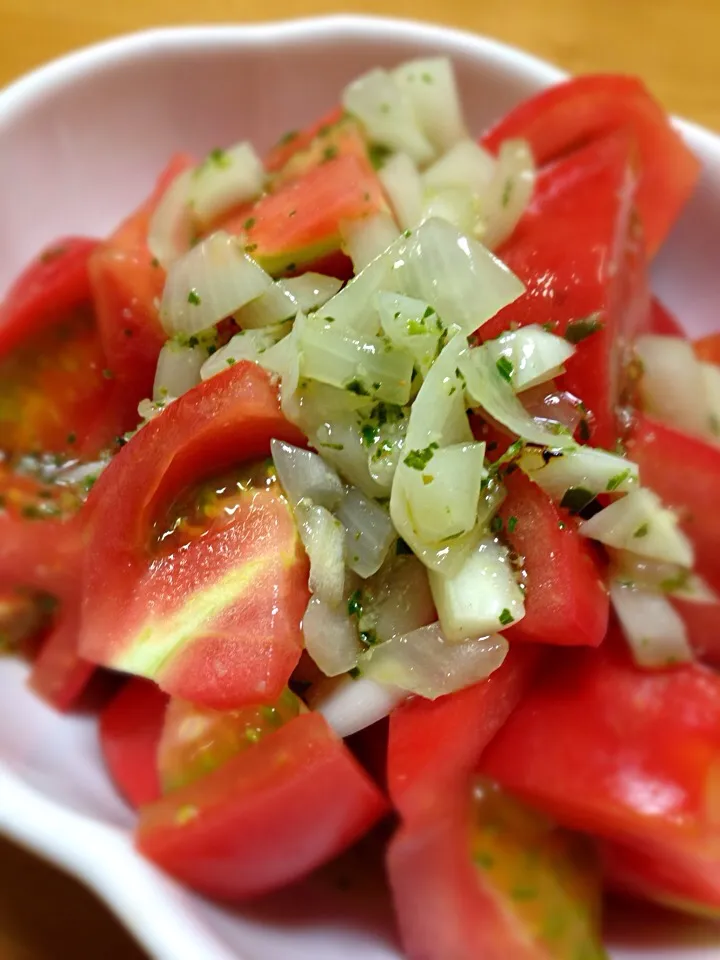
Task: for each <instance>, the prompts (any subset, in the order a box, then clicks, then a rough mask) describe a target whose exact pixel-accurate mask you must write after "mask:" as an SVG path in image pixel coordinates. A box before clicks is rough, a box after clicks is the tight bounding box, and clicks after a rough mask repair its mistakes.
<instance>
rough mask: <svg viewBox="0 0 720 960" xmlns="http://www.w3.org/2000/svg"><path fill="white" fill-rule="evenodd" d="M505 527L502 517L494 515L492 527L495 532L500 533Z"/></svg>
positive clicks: (491, 522)
mask: <svg viewBox="0 0 720 960" xmlns="http://www.w3.org/2000/svg"><path fill="white" fill-rule="evenodd" d="M502 528H503V522H502V517H493V518H492V520H491V521H490V529H491V530H492V532H493V533H500V532H501V531H502Z"/></svg>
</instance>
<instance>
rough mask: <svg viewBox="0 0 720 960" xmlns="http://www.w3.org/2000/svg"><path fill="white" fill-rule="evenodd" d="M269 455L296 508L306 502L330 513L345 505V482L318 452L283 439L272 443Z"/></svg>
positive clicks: (284, 488) (286, 492) (283, 486)
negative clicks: (305, 500) (296, 445)
mask: <svg viewBox="0 0 720 960" xmlns="http://www.w3.org/2000/svg"><path fill="white" fill-rule="evenodd" d="M270 453H271V455H272V458H273V463H274V464H275V469H276V470H277V475H278V479H279V481H280V484H281V486H282V488H283V490H284V491H285V495H286V496H287V498H288V500H289V501H290V503H291V505H292V506H293V507H296V506H297V505H298V504H299V503H300V501H301V500H304V499H307V500H311V501H312V502H313V503H315V504H317V505H318V506H321V507H325V508H326V509H327V510H335V509H336V508H337V507H338V506H339V505H340V504H341V503H342V500H343V497H344V496H345V488H344V486H343V483H342V481H341V479H340V477H339V476H338V475H337V473H336V472H335V471H334V470H333V469H332V467H330V466H328V464H327V463H325V461H324V460H323V458H322V457H320V456H318V455H317V453H313V452H312V451H311V450H303V449H302V447H295V446H293V445H292V444H291V443H285V441H284V440H271V441H270Z"/></svg>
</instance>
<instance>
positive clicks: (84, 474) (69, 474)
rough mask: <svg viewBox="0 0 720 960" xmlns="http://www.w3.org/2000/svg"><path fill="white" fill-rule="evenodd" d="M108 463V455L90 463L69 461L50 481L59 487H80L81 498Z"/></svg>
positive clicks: (85, 494)
mask: <svg viewBox="0 0 720 960" xmlns="http://www.w3.org/2000/svg"><path fill="white" fill-rule="evenodd" d="M109 463H110V457H109V456H107V457H103V458H102V459H100V460H93V461H92V462H91V463H77V462H75V463H71V464H69V465H68V466H64V467H61V468H60V470H58V472H57V473H56V474H55V475H54V477H53V480H52V482H53V483H57V484H59V485H60V486H61V487H76V486H79V487H80V493H81V495H83V496H82V498H83V499H84V497H85V496H87V494H88V493H89V492H90V490H91V489H92V486H93V484H94V483H95V481H96V480H97V478H98V477H99V476H100V474H101V473H102V472H103V470H104V469H105V467H107V465H108V464H109Z"/></svg>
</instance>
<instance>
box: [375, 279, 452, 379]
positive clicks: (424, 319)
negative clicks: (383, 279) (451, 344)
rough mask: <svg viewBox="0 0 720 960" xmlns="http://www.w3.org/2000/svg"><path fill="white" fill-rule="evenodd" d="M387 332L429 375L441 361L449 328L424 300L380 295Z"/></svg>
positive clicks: (397, 294) (423, 371) (398, 294)
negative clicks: (439, 356)
mask: <svg viewBox="0 0 720 960" xmlns="http://www.w3.org/2000/svg"><path fill="white" fill-rule="evenodd" d="M375 302H376V304H377V308H378V312H379V314H380V322H381V323H382V328H383V331H384V333H385V334H386V335H387V336H388V337H390V339H391V341H392V342H393V344H394V345H395V346H396V347H397V348H398V349H400V350H406V351H407V352H408V353H409V354H410V355H411V356H412V357H413V359H414V361H415V364H416V366H417V367H418V369H419V370H420V371H421V372H422V373H423V374H426V373H427V372H428V370H429V369H430V367H431V366H432V364H433V362H434V361H435V359H436V358H437V354H438V344H439V341H440V337H441V335H442V334H443V332H444V330H445V327H444V325H443V324H442V322H441V320H440V318H439V317H438V315H437V313H436V312H435V310H434V309H433V308H432V307H431V306H429V304H427V303H425V301H423V300H416V299H415V298H414V297H405V296H403V295H402V294H400V293H386V292H381V293H378V295H377V297H376V300H375Z"/></svg>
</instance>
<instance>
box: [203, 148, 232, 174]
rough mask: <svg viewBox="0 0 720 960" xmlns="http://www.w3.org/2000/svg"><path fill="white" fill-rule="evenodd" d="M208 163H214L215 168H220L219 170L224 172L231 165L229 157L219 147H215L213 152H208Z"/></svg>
mask: <svg viewBox="0 0 720 960" xmlns="http://www.w3.org/2000/svg"><path fill="white" fill-rule="evenodd" d="M208 161H209V162H210V163H214V164H215V166H216V167H220V169H221V170H226V169H227V168H228V167H229V166H230V164H231V163H232V161H231V160H230V157H229V156H228V155H227V153H226V152H225V150H223V149H222V148H221V147H215V149H214V150H211V151H210V153H209V154H208Z"/></svg>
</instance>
